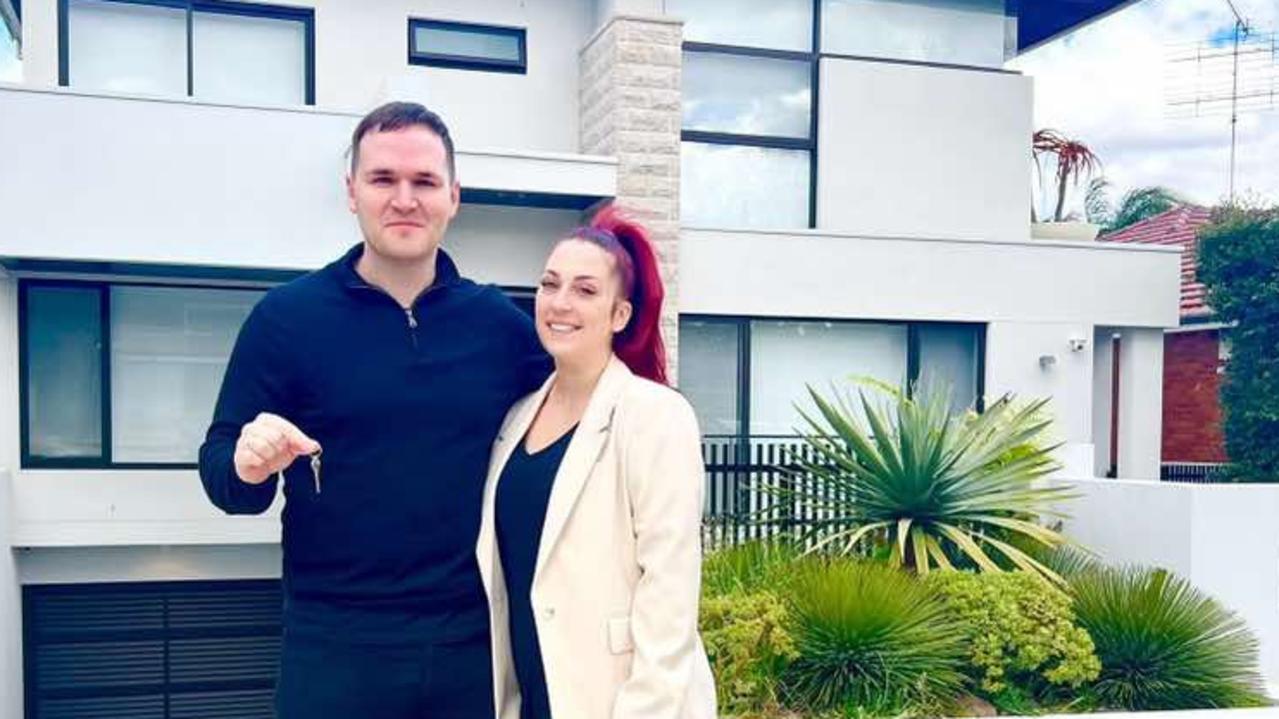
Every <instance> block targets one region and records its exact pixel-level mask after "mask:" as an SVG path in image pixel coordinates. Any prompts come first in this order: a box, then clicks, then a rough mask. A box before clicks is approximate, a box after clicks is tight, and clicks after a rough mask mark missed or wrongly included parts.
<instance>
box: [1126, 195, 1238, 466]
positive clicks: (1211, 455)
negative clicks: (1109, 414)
mask: <svg viewBox="0 0 1279 719" xmlns="http://www.w3.org/2000/svg"><path fill="white" fill-rule="evenodd" d="M1211 216H1212V210H1211V209H1209V208H1206V207H1198V206H1195V205H1183V206H1180V207H1174V208H1172V209H1170V210H1168V211H1166V212H1163V213H1161V214H1159V215H1156V216H1154V217H1150V218H1147V219H1145V220H1142V221H1141V222H1137V223H1135V224H1133V225H1130V226H1128V227H1125V228H1123V229H1121V230H1119V231H1117V232H1112V233H1110V234H1108V235H1105V236H1103V237H1102V238H1101V239H1102V240H1103V241H1105V242H1118V243H1140V244H1150V245H1163V246H1167V247H1177V248H1180V250H1181V304H1180V314H1181V321H1180V324H1179V325H1178V326H1177V327H1174V328H1171V329H1168V330H1166V331H1165V332H1164V393H1163V396H1164V400H1163V443H1162V450H1161V453H1160V455H1161V459H1162V461H1163V463H1164V471H1163V475H1164V476H1165V477H1166V478H1170V479H1171V478H1182V477H1187V478H1193V477H1198V476H1202V475H1203V474H1204V473H1205V472H1206V471H1208V470H1209V469H1210V468H1211V466H1214V465H1217V464H1220V463H1223V462H1225V461H1226V448H1225V439H1224V437H1223V435H1222V425H1221V417H1222V415H1221V400H1220V395H1219V393H1218V389H1219V387H1220V385H1221V379H1222V377H1223V372H1224V369H1225V360H1226V358H1227V356H1228V355H1229V344H1228V342H1227V341H1226V339H1225V338H1224V337H1223V331H1224V329H1225V328H1224V327H1223V326H1222V324H1221V323H1220V322H1218V321H1217V320H1216V318H1215V317H1214V316H1213V312H1212V308H1211V307H1209V306H1208V304H1207V302H1206V301H1205V296H1204V295H1205V290H1204V286H1203V283H1201V282H1200V281H1199V280H1198V278H1197V277H1196V268H1197V266H1198V242H1199V240H1198V233H1199V230H1200V229H1201V228H1203V227H1204V226H1205V225H1207V224H1208V223H1209V222H1210V221H1211Z"/></svg>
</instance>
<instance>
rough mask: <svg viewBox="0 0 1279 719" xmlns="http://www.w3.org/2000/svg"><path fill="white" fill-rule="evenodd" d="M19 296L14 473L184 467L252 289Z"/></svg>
mask: <svg viewBox="0 0 1279 719" xmlns="http://www.w3.org/2000/svg"><path fill="white" fill-rule="evenodd" d="M21 293H22V296H23V306H24V308H25V309H24V325H25V328H26V330H25V337H24V339H23V341H24V343H25V344H24V348H25V352H24V357H23V368H24V377H25V378H26V380H25V382H24V392H25V399H26V409H27V419H26V426H25V427H24V439H25V447H24V450H25V451H24V463H25V464H30V465H35V466H42V465H43V466H50V465H62V466H84V467H110V466H115V465H161V466H170V465H179V466H187V465H191V464H193V463H194V462H195V457H196V452H197V450H198V448H199V445H200V442H201V440H202V439H203V437H204V432H205V430H206V429H207V427H208V422H209V417H210V416H212V411H213V405H214V403H215V402H216V400H217V392H218V388H219V386H220V385H221V382H222V375H223V373H224V372H225V370H226V362H227V359H228V358H229V357H230V354H231V348H232V347H233V346H234V344H235V337H236V334H237V333H238V332H239V329H240V325H241V324H242V323H243V321H244V318H245V317H247V316H248V313H249V310H250V309H251V308H252V306H253V304H254V303H255V302H257V300H258V299H259V298H260V297H261V295H262V292H261V291H259V290H240V289H211V288H189V287H155V286H140V285H101V284H88V283H86V284H61V285H51V284H46V283H25V282H24V283H23V285H22V288H21ZM104 318H105V320H106V325H105V327H104V326H103V319H104ZM104 368H105V371H104ZM104 404H105V405H106V407H107V410H106V411H105V412H104V411H103V406H104ZM104 418H109V421H108V420H107V419H104Z"/></svg>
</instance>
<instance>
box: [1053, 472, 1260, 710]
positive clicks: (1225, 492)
mask: <svg viewBox="0 0 1279 719" xmlns="http://www.w3.org/2000/svg"><path fill="white" fill-rule="evenodd" d="M1121 477H1122V475H1121ZM1064 483H1065V484H1068V485H1069V486H1071V487H1072V488H1074V489H1075V490H1076V491H1077V492H1078V493H1079V494H1080V497H1079V499H1077V500H1075V501H1073V502H1070V503H1069V504H1066V505H1065V509H1066V510H1067V511H1068V512H1069V513H1070V514H1071V515H1072V516H1071V518H1070V519H1068V520H1066V522H1065V526H1064V531H1065V533H1066V535H1067V536H1069V537H1071V538H1072V539H1075V540H1077V541H1079V542H1080V543H1081V544H1083V545H1084V546H1085V547H1088V548H1089V549H1091V550H1093V551H1095V552H1097V554H1099V555H1100V557H1101V558H1102V559H1103V560H1105V561H1106V562H1107V563H1109V564H1142V565H1152V566H1161V567H1165V568H1167V569H1169V570H1172V571H1173V572H1176V573H1177V574H1179V575H1181V576H1183V577H1185V578H1186V579H1188V580H1190V581H1191V582H1192V583H1193V584H1194V585H1195V586H1196V587H1198V588H1199V589H1201V590H1203V591H1205V592H1207V593H1209V594H1210V595H1212V596H1214V597H1216V598H1217V599H1218V600H1220V601H1221V602H1222V603H1223V604H1225V605H1226V606H1227V607H1228V608H1230V609H1232V610H1234V611H1235V612H1238V613H1239V614H1240V616H1241V617H1242V618H1243V619H1244V620H1245V621H1246V622H1247V623H1248V626H1249V628H1250V629H1251V630H1252V631H1253V632H1254V633H1255V634H1256V635H1257V636H1258V638H1259V639H1260V640H1261V668H1262V672H1263V675H1264V677H1265V679H1266V681H1267V683H1269V684H1270V685H1272V686H1273V685H1275V684H1279V602H1276V598H1277V597H1279V523H1277V522H1275V517H1276V516H1279V486H1275V485H1260V484H1257V485H1248V484H1226V485H1223V484H1216V485H1195V484H1179V483H1173V482H1148V481H1136V480H1127V479H1125V480H1121V481H1115V480H1077V481H1074V480H1072V481H1065V482H1064Z"/></svg>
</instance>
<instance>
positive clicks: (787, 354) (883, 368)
mask: <svg viewBox="0 0 1279 719" xmlns="http://www.w3.org/2000/svg"><path fill="white" fill-rule="evenodd" d="M906 340H907V328H906V325H901V324H872V323H865V324H862V323H855V322H790V321H780V322H779V321H771V320H768V321H764V320H756V321H754V322H753V323H752V324H751V385H750V391H751V410H750V412H751V415H750V420H751V421H750V425H751V426H750V430H751V434H752V435H793V434H795V433H796V430H800V429H805V428H806V425H805V424H804V421H803V419H802V418H801V417H800V414H799V411H798V410H797V409H796V405H798V406H799V407H802V408H804V409H805V410H806V411H807V410H809V409H812V407H813V405H812V402H811V400H809V399H808V390H807V387H808V386H812V387H813V389H816V390H817V391H818V392H820V393H822V394H823V395H829V394H830V389H831V387H832V385H833V386H836V387H839V388H840V389H841V391H842V390H843V389H845V388H847V387H848V386H849V385H848V382H849V380H850V379H853V378H856V377H869V378H873V379H876V380H879V381H882V382H887V383H889V384H891V385H893V386H898V387H900V386H902V385H904V384H905V382H906V368H907V357H906V344H907V341H906ZM810 414H811V412H810Z"/></svg>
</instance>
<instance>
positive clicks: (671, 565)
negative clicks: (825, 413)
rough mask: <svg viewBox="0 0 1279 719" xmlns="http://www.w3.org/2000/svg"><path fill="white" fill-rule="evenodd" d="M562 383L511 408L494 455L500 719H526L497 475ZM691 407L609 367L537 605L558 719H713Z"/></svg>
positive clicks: (542, 567) (486, 563)
mask: <svg viewBox="0 0 1279 719" xmlns="http://www.w3.org/2000/svg"><path fill="white" fill-rule="evenodd" d="M554 379H555V378H554V377H553V376H552V377H551V378H550V379H548V380H547V381H546V383H545V384H543V385H542V388H541V389H539V390H538V391H537V392H534V393H533V394H531V395H529V396H527V397H525V398H524V399H522V400H520V401H519V402H517V403H516V404H515V406H514V407H512V408H511V410H510V412H509V413H508V414H507V416H506V421H505V422H504V424H503V426H502V429H501V431H500V432H499V434H498V438H497V441H496V443H495V445H494V448H493V456H492V461H491V463H490V467H489V473H488V482H487V484H486V486H485V488H484V510H483V511H484V514H483V518H482V520H481V524H480V536H479V543H478V546H477V547H476V556H477V558H478V560H479V566H480V576H481V577H482V579H483V581H484V589H485V592H486V593H487V594H488V600H489V616H490V619H491V626H492V636H493V680H494V681H493V689H494V695H495V701H496V707H497V712H498V716H499V717H500V719H519V715H520V696H519V685H518V682H517V681H516V677H515V666H514V663H513V660H512V657H511V647H510V637H509V627H510V625H509V624H508V619H507V595H506V585H505V582H504V580H503V577H502V566H501V558H500V555H499V554H498V551H497V538H496V532H495V529H494V497H495V494H496V490H497V482H498V478H499V477H501V475H502V469H503V468H504V467H505V466H506V462H507V460H508V459H509V458H510V456H511V452H512V451H513V450H514V449H515V447H517V446H518V444H519V442H521V441H522V440H523V438H524V435H525V433H526V432H527V431H528V428H529V425H530V424H532V422H533V417H534V415H536V414H537V410H538V408H539V407H541V406H542V401H543V399H545V397H546V393H547V391H548V390H549V388H550V386H551V383H552V382H553V381H554ZM704 478H705V475H704V469H703V466H702V459H701V449H700V435H699V434H698V429H697V420H696V418H695V417H694V415H693V409H692V407H690V406H689V404H688V402H687V401H686V400H685V399H684V398H683V397H682V396H681V395H680V394H678V393H677V392H675V391H674V390H671V389H670V388H667V387H663V386H661V385H659V384H656V383H654V382H650V381H648V380H645V379H641V378H639V377H636V376H634V375H633V374H631V372H630V370H629V369H628V368H627V367H626V365H625V364H623V363H622V362H621V360H619V359H617V358H616V357H614V358H612V360H611V361H610V362H609V365H608V367H607V368H606V369H605V371H604V374H603V375H602V376H601V377H600V381H599V384H598V385H597V386H596V388H595V392H594V393H593V394H592V395H591V399H590V403H589V404H588V405H587V408H586V412H585V414H584V415H583V416H582V420H581V422H580V423H579V424H578V427H577V431H576V432H575V433H574V435H573V438H572V440H570V441H569V445H568V448H567V449H566V450H565V452H564V459H563V461H562V463H561V464H560V468H559V471H558V472H557V473H556V475H555V484H554V486H553V488H552V490H551V496H550V501H549V502H548V505H547V509H546V519H545V520H544V523H543V525H542V539H541V544H540V546H539V547H538V553H537V562H536V565H535V569H534V574H533V589H532V597H531V599H532V605H533V613H534V621H535V622H536V625H537V633H538V640H539V642H540V645H541V649H542V663H543V666H544V668H545V671H546V688H547V693H548V695H549V697H550V707H551V714H552V716H553V717H554V719H639V718H640V717H643V718H644V719H710V718H713V717H714V716H715V685H714V679H713V678H712V676H711V671H710V665H709V664H708V663H707V660H706V651H705V649H704V648H703V647H702V642H701V639H700V638H699V637H698V634H697V608H698V596H699V590H700V580H701V547H700V530H699V527H700V522H701V515H702V486H703V483H704Z"/></svg>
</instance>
